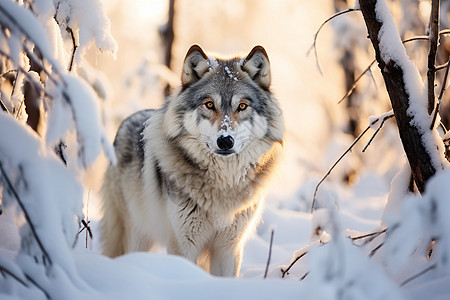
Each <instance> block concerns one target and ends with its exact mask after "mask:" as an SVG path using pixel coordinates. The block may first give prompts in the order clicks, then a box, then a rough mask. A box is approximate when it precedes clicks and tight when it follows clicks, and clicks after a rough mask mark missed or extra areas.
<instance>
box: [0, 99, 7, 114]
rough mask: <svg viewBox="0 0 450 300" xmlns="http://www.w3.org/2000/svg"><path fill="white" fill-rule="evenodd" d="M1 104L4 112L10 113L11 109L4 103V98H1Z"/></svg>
mask: <svg viewBox="0 0 450 300" xmlns="http://www.w3.org/2000/svg"><path fill="white" fill-rule="evenodd" d="M0 106H1V107H2V110H3V111H4V112H7V113H9V110H8V108H7V107H6V105H5V103H3V101H2V99H0Z"/></svg>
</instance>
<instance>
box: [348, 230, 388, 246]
mask: <svg viewBox="0 0 450 300" xmlns="http://www.w3.org/2000/svg"><path fill="white" fill-rule="evenodd" d="M387 230H388V228H387V227H386V228H384V229H383V230H379V231H375V232H370V233H366V234H363V235H358V236H353V237H352V236H349V238H350V239H351V240H352V241H353V242H354V241H357V240H360V239H365V238H369V239H368V240H367V241H365V242H364V244H366V243H367V242H370V241H373V239H375V238H376V237H378V236H380V235H382V234H383V233H386V232H387Z"/></svg>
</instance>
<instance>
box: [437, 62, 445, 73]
mask: <svg viewBox="0 0 450 300" xmlns="http://www.w3.org/2000/svg"><path fill="white" fill-rule="evenodd" d="M447 66H448V62H446V63H445V64H443V65H440V66H436V68H435V69H436V72H437V71H441V70H443V69H445V68H447Z"/></svg>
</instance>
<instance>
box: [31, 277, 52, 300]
mask: <svg viewBox="0 0 450 300" xmlns="http://www.w3.org/2000/svg"><path fill="white" fill-rule="evenodd" d="M25 277H26V278H27V279H28V281H30V282H31V283H32V284H33V285H34V286H35V287H37V288H38V289H39V290H40V291H41V292H42V293H44V295H45V297H46V298H47V299H51V298H50V295H49V294H48V293H47V291H46V290H44V289H43V288H42V287H41V286H40V285H39V284H37V282H36V281H35V280H34V279H33V278H32V277H31V276H30V275H28V274H25Z"/></svg>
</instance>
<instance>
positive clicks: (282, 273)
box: [281, 251, 308, 278]
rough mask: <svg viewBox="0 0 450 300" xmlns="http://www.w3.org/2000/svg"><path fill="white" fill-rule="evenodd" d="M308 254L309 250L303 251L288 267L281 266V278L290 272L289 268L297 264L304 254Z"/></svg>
mask: <svg viewBox="0 0 450 300" xmlns="http://www.w3.org/2000/svg"><path fill="white" fill-rule="evenodd" d="M306 254H308V251H306V252H303V253H302V254H301V255H299V256H297V257H296V258H295V259H294V260H293V261H292V262H291V263H290V264H289V266H288V267H287V268H286V269H283V268H281V278H284V276H286V274H287V273H288V272H289V270H290V269H291V268H292V267H293V266H294V265H295V263H296V262H298V261H299V260H300V259H301V258H302V257H303V256H305V255H306Z"/></svg>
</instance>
